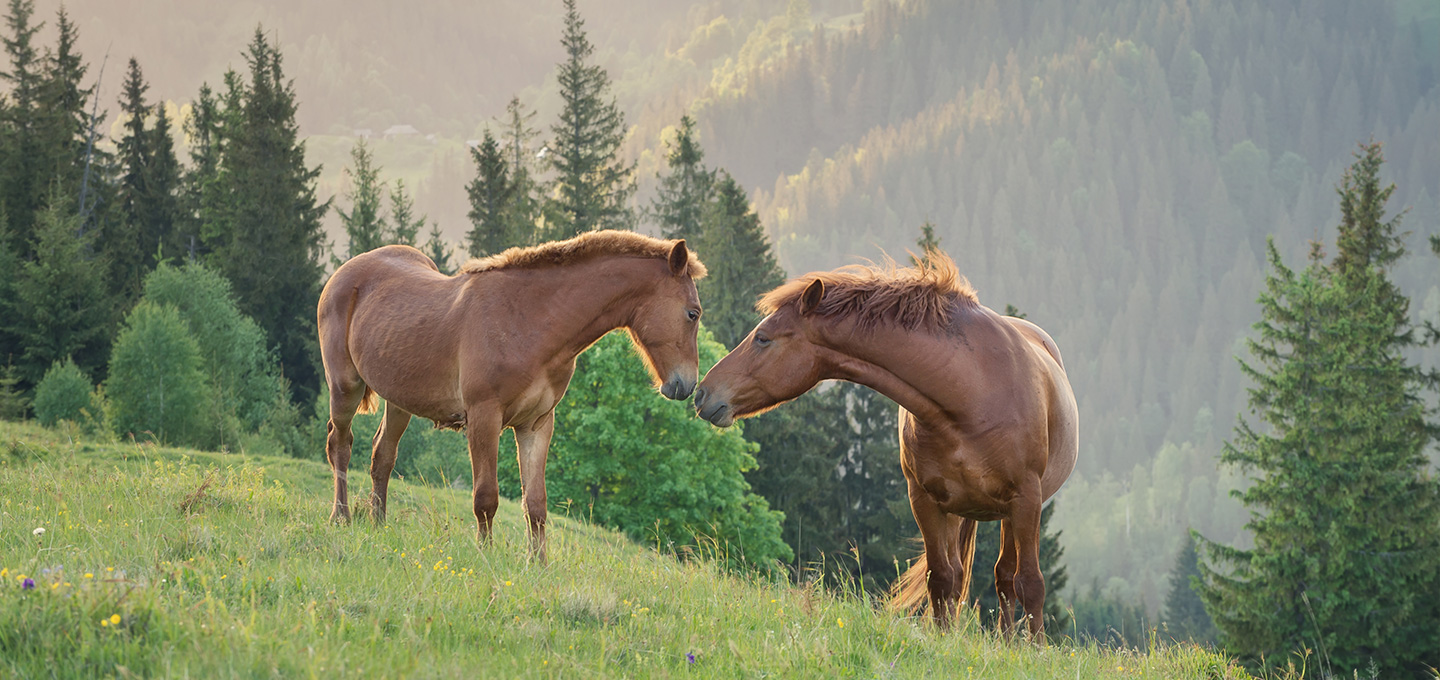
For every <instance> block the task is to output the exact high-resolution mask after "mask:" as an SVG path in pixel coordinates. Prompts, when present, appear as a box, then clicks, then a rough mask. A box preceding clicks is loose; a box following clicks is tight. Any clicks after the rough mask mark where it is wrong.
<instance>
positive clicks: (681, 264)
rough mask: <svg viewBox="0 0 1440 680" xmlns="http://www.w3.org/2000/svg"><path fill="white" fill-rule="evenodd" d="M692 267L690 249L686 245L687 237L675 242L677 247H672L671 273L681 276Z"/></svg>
mask: <svg viewBox="0 0 1440 680" xmlns="http://www.w3.org/2000/svg"><path fill="white" fill-rule="evenodd" d="M689 269H690V250H689V249H687V248H686V247H685V239H683V238H682V239H680V240H679V241H676V242H675V247H674V248H671V249H670V273H671V274H673V275H675V276H679V275H681V274H684V273H685V272H686V271H688V270H689Z"/></svg>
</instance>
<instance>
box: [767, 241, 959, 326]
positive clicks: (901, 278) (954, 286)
mask: <svg viewBox="0 0 1440 680" xmlns="http://www.w3.org/2000/svg"><path fill="white" fill-rule="evenodd" d="M816 279H819V280H820V282H821V283H822V284H824V286H825V296H824V297H823V298H821V300H820V305H819V306H818V307H816V308H815V312H814V313H816V314H819V315H821V316H828V317H850V318H854V319H855V321H856V323H858V324H859V325H860V326H862V327H865V328H874V327H876V326H879V325H881V324H894V325H897V326H900V327H901V328H905V329H908V330H920V329H925V330H930V331H937V332H938V331H943V330H946V329H948V328H949V327H950V314H951V312H952V311H953V310H954V309H955V306H956V304H957V303H959V304H961V305H978V304H979V303H980V301H979V298H978V297H976V295H975V288H974V287H972V286H971V285H970V282H969V281H968V280H966V279H965V277H964V276H961V275H960V270H959V269H957V268H956V267H955V262H954V260H951V259H950V257H949V256H948V255H946V254H944V253H942V252H940V251H938V250H932V251H929V254H928V258H927V261H924V262H921V263H920V264H918V265H916V266H914V267H901V266H899V265H897V264H895V261H894V260H892V259H890V258H889V257H886V258H885V260H884V261H883V262H881V263H880V264H869V265H864V264H854V265H849V266H845V267H841V268H839V269H836V270H834V271H828V272H811V273H809V274H806V275H804V276H801V277H799V278H796V279H791V280H790V281H787V282H785V283H783V284H781V285H780V287H778V288H776V289H775V290H772V291H770V292H768V293H766V294H765V295H764V296H762V297H761V298H760V302H759V303H758V304H756V309H758V310H760V312H761V313H762V314H766V315H769V314H774V313H775V310H777V309H780V308H781V307H784V306H785V305H788V304H793V303H794V302H795V301H796V300H798V299H800V294H801V293H803V292H805V288H806V287H808V286H809V285H810V284H811V283H812V282H814V281H815V280H816Z"/></svg>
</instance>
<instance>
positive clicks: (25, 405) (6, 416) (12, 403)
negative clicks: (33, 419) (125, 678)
mask: <svg viewBox="0 0 1440 680" xmlns="http://www.w3.org/2000/svg"><path fill="white" fill-rule="evenodd" d="M29 408H30V402H29V401H28V400H26V399H25V393H24V392H21V391H20V373H19V372H18V371H16V370H15V365H14V364H6V365H5V368H4V370H0V420H20V419H22V418H24V417H25V411H26V410H27V409H29Z"/></svg>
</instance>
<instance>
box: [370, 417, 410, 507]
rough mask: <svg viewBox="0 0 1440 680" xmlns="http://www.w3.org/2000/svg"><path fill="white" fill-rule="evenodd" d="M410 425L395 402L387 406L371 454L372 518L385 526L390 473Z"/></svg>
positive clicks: (376, 431) (376, 432) (407, 418)
mask: <svg viewBox="0 0 1440 680" xmlns="http://www.w3.org/2000/svg"><path fill="white" fill-rule="evenodd" d="M371 394H374V392H370V391H368V390H367V392H366V396H367V397H368V396H369V395H371ZM362 410H363V408H362ZM409 425H410V413H409V412H407V411H404V410H402V409H400V408H399V407H397V406H396V405H394V404H392V403H389V402H386V403H385V417H384V418H383V419H382V420H381V421H380V428H379V429H377V430H375V439H374V442H373V445H372V448H371V453H370V482H371V484H370V517H371V519H373V520H374V521H375V523H376V524H384V523H385V504H386V499H387V498H388V496H389V490H390V473H391V472H394V470H395V458H396V457H397V456H398V455H399V452H400V438H401V437H403V436H405V428H406V427H409Z"/></svg>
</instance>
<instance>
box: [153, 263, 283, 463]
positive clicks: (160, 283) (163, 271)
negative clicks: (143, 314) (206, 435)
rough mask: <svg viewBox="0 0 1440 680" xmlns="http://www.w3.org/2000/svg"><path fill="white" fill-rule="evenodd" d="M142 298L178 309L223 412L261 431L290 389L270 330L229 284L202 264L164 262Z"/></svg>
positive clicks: (249, 429) (245, 427) (241, 424)
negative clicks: (252, 315)
mask: <svg viewBox="0 0 1440 680" xmlns="http://www.w3.org/2000/svg"><path fill="white" fill-rule="evenodd" d="M143 299H145V300H148V301H150V302H153V303H155V304H157V305H168V306H171V307H174V308H175V310H176V311H177V312H179V314H180V319H181V320H183V321H184V322H185V324H186V326H188V327H189V330H190V335H191V337H193V338H194V339H195V343H196V346H197V348H198V349H199V356H200V360H201V362H200V370H201V371H202V372H203V373H204V374H205V377H206V380H207V381H208V382H209V384H210V386H211V387H212V398H213V399H214V400H215V401H216V402H217V404H218V407H219V409H220V412H221V413H223V414H224V416H226V417H230V416H233V417H234V418H236V419H238V421H239V423H238V425H239V428H240V429H242V430H243V431H245V432H255V431H256V430H258V429H259V428H260V427H261V426H262V424H264V423H265V421H266V419H268V418H269V417H270V412H271V410H272V409H273V408H274V407H275V405H276V404H277V403H278V400H279V398H281V397H283V396H284V395H285V394H286V392H287V390H286V387H285V384H284V381H283V379H282V378H281V376H280V369H279V366H278V364H277V361H276V359H275V354H274V353H273V352H271V351H270V350H269V349H267V347H266V340H265V331H264V330H262V329H261V328H260V326H259V325H257V324H256V323H255V322H254V321H253V320H252V319H250V317H247V316H245V315H244V314H243V313H241V311H240V308H239V306H238V305H237V304H236V301H235V294H234V292H233V291H232V290H231V287H230V282H229V281H227V280H226V279H225V277H224V276H222V275H221V274H220V273H219V272H217V271H215V270H212V269H208V268H206V267H205V266H203V265H201V264H199V263H195V262H192V263H190V264H187V265H185V266H183V267H174V266H171V265H168V264H162V265H160V266H159V267H157V268H156V269H155V271H153V272H151V273H150V275H149V276H147V277H145V293H144V298H143ZM282 417H283V416H282ZM226 434H230V433H226ZM229 438H233V435H231V436H230V437H229Z"/></svg>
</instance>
